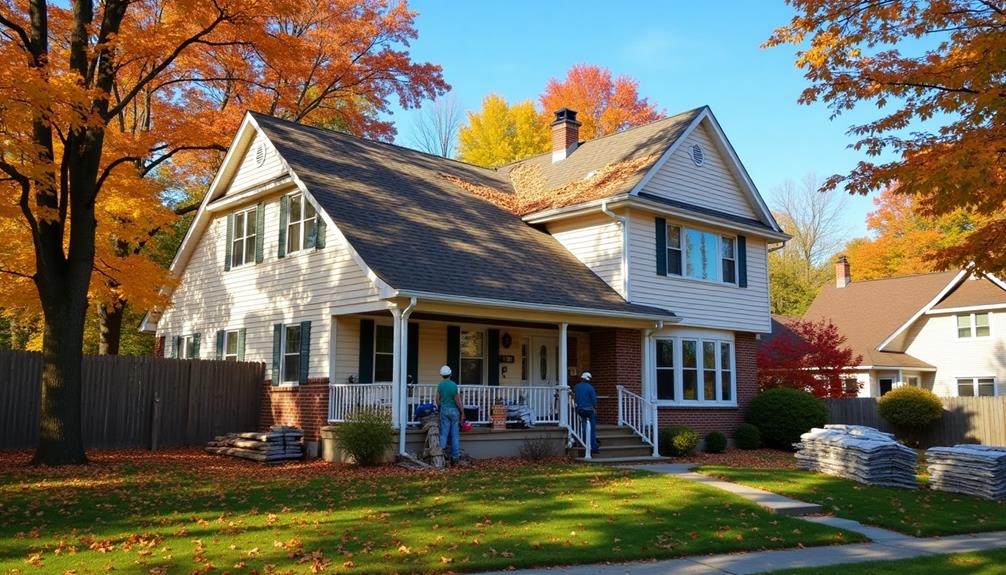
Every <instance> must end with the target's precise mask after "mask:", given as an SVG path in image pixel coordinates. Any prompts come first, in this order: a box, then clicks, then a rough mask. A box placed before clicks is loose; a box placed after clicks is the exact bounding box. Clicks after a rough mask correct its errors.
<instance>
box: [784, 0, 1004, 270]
mask: <svg viewBox="0 0 1006 575" xmlns="http://www.w3.org/2000/svg"><path fill="white" fill-rule="evenodd" d="M788 2H789V4H791V5H792V6H793V7H794V8H795V9H796V12H797V13H796V15H795V16H794V17H793V19H792V20H791V21H790V23H789V24H788V25H785V26H782V27H780V28H779V29H777V30H776V31H775V32H774V33H773V34H772V36H771V37H770V38H769V39H768V41H767V42H766V45H767V46H778V45H783V44H793V45H796V46H799V47H800V48H799V50H798V52H797V57H796V64H797V66H799V67H800V68H802V69H803V70H804V72H805V77H806V78H807V80H809V82H810V86H809V87H807V88H806V89H805V90H804V91H803V93H802V95H801V96H800V102H801V103H804V104H811V103H814V102H818V101H823V102H824V103H826V104H827V105H828V106H829V107H830V109H831V111H832V114H833V116H838V115H840V114H842V113H843V112H846V111H848V110H852V109H853V108H856V107H857V106H861V105H863V104H866V105H868V106H871V107H874V106H875V107H876V108H877V109H878V110H880V112H879V115H878V116H877V117H876V118H875V119H874V120H872V121H870V122H868V123H865V124H862V125H856V126H853V127H852V129H851V133H852V134H853V135H854V136H855V137H857V141H856V142H855V143H854V148H855V149H857V150H860V151H863V152H865V153H866V155H867V156H868V157H869V159H866V160H863V161H861V162H859V164H858V165H857V166H856V167H855V168H854V169H853V170H852V171H851V172H850V173H848V174H845V175H836V176H833V177H831V178H829V179H828V181H827V182H826V183H825V188H827V189H836V188H839V187H841V188H844V189H845V190H846V191H848V192H851V193H858V194H866V193H869V192H871V191H874V190H880V189H884V188H886V187H889V186H891V185H893V184H894V183H895V182H897V183H898V184H899V187H898V190H897V192H896V193H897V194H901V195H905V196H909V197H910V198H912V202H913V203H912V205H913V207H914V210H915V211H916V213H918V214H919V215H921V216H923V217H927V218H940V217H944V216H948V215H950V214H953V213H955V212H956V211H957V210H964V211H965V212H966V213H968V214H969V215H971V216H973V217H974V227H973V229H971V230H969V231H968V232H967V233H965V234H961V235H960V236H958V237H957V238H956V239H955V240H954V241H953V242H949V243H948V244H947V245H943V246H940V247H938V248H937V249H936V250H934V252H933V255H934V257H935V260H934V265H935V266H936V267H939V268H947V267H960V266H964V265H966V264H968V263H969V262H974V263H975V265H976V266H977V268H978V269H979V270H982V271H990V272H1002V271H1004V270H1006V242H1003V241H1002V238H1003V237H1006V209H1004V202H1006V171H1004V170H1003V161H1002V160H1003V150H1004V149H1006V131H1004V130H1003V126H1004V125H1006V91H1004V90H1003V74H1004V72H1006V59H1004V58H1003V57H1002V56H1003V54H1004V53H1006V34H1004V33H1003V30H1004V28H1006V5H1004V4H1003V3H1002V2H998V1H989V0H943V1H940V2H921V1H904V2H877V1H873V0H857V1H846V0H788ZM881 158H883V159H881ZM888 158H890V159H888Z"/></svg>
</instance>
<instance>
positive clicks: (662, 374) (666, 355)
mask: <svg viewBox="0 0 1006 575" xmlns="http://www.w3.org/2000/svg"><path fill="white" fill-rule="evenodd" d="M675 381H676V379H675V377H674V340H672V339H658V340H657V399H659V400H662V401H674V399H675V398H676V397H677V396H675V395H674V387H675V385H674V382H675Z"/></svg>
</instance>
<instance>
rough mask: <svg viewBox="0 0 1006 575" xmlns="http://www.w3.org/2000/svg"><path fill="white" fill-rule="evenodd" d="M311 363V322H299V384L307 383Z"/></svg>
mask: <svg viewBox="0 0 1006 575" xmlns="http://www.w3.org/2000/svg"><path fill="white" fill-rule="evenodd" d="M310 363H311V322H309V321H302V322H300V373H299V374H297V378H298V382H299V383H300V384H301V385H304V384H306V383H307V376H308V373H309V372H310V365H309V364H310Z"/></svg>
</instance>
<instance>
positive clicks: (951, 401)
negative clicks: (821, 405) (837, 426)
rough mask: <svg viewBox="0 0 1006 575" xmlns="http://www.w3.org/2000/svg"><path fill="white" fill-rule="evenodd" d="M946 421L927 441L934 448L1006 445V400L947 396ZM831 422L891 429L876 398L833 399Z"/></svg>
mask: <svg viewBox="0 0 1006 575" xmlns="http://www.w3.org/2000/svg"><path fill="white" fill-rule="evenodd" d="M940 399H941V400H942V401H943V409H944V411H943V419H941V420H940V422H939V423H937V424H936V426H935V427H934V428H933V430H932V432H931V433H930V434H929V435H928V437H926V438H925V442H926V443H927V444H928V445H930V446H932V445H954V444H957V443H982V444H984V445H1006V397H943V398H940ZM827 404H828V409H829V410H830V411H831V423H851V424H856V425H868V426H870V427H876V428H878V429H882V430H884V431H892V430H891V426H890V425H888V423H887V422H886V421H884V419H883V418H882V417H880V414H879V413H878V412H877V400H876V399H874V398H856V399H829V400H827Z"/></svg>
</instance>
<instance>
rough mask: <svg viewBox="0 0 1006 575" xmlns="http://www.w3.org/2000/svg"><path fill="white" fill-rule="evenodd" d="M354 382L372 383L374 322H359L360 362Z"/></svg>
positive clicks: (368, 320)
mask: <svg viewBox="0 0 1006 575" xmlns="http://www.w3.org/2000/svg"><path fill="white" fill-rule="evenodd" d="M358 367H359V373H358V374H357V376H356V380H357V381H358V382H360V383H374V320H372V319H361V320H360V361H359V364H358Z"/></svg>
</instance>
